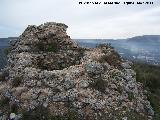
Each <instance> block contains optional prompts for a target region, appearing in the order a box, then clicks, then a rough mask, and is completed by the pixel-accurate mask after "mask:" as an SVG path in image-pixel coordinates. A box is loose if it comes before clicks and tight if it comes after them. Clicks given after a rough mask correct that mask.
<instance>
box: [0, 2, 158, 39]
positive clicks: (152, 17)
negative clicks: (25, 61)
mask: <svg viewBox="0 0 160 120" xmlns="http://www.w3.org/2000/svg"><path fill="white" fill-rule="evenodd" d="M80 1H83V2H84V1H102V0H0V15H1V16H0V37H11V36H12V37H13V36H19V35H20V34H21V33H22V32H23V31H24V29H25V28H26V27H27V25H33V24H35V25H39V24H42V23H44V22H49V21H52V22H62V23H65V24H66V25H68V26H69V28H68V30H67V33H68V34H69V35H70V36H71V38H127V37H132V36H137V35H149V34H152V35H155V34H159V35H160V1H159V0H149V1H153V2H154V4H153V5H128V6H127V5H124V4H121V5H104V4H100V5H91V4H89V5H79V2H80ZM104 1H117V2H118V1H121V2H122V1H134V0H104ZM135 1H147V0H135Z"/></svg>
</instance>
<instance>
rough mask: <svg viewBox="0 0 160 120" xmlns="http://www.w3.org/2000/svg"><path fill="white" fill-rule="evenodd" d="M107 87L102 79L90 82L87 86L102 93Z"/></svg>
mask: <svg viewBox="0 0 160 120" xmlns="http://www.w3.org/2000/svg"><path fill="white" fill-rule="evenodd" d="M107 86H108V83H107V81H105V80H103V79H102V78H100V77H99V78H96V79H93V80H92V82H91V83H90V84H89V87H91V88H93V89H96V90H98V91H100V92H102V93H105V90H106V87H107Z"/></svg>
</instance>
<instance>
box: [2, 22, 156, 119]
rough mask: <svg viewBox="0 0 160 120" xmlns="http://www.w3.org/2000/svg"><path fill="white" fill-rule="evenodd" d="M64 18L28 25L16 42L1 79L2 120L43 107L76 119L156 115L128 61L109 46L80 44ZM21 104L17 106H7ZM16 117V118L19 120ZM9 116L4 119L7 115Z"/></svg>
mask: <svg viewBox="0 0 160 120" xmlns="http://www.w3.org/2000/svg"><path fill="white" fill-rule="evenodd" d="M67 27H68V26H66V25H65V24H62V23H55V22H48V23H45V24H42V25H40V26H34V25H31V26H28V27H27V28H26V30H25V31H24V32H23V34H22V35H21V36H20V37H19V38H18V40H17V41H16V42H15V43H14V44H12V50H11V53H10V54H9V59H8V62H9V64H8V66H7V67H6V68H5V69H4V71H5V72H8V76H7V75H6V79H5V80H3V81H0V101H1V102H2V101H3V102H5V100H6V101H8V103H6V102H5V104H7V105H5V106H3V105H1V106H2V107H0V120H2V119H3V116H5V117H6V115H7V114H8V112H10V113H11V114H10V118H11V117H12V118H13V117H14V118H13V119H14V120H18V119H21V118H22V117H23V112H24V111H28V112H32V111H34V109H36V108H39V107H40V106H43V107H44V108H46V109H47V111H48V114H49V115H50V116H62V117H63V116H67V114H69V113H70V111H72V112H75V111H76V114H77V118H76V119H80V120H83V119H87V120H114V119H122V120H129V119H130V118H131V117H133V118H134V117H135V118H136V119H138V118H141V119H142V118H143V119H144V120H145V119H152V116H153V115H154V111H153V110H152V107H151V105H150V103H149V101H148V100H147V98H146V96H145V94H144V90H143V86H142V85H141V84H140V83H137V82H136V73H135V72H134V71H133V70H132V68H131V64H132V63H130V62H128V61H124V60H122V58H120V57H119V56H118V55H117V53H116V52H115V50H114V49H112V48H111V47H110V46H108V45H102V46H99V47H97V48H93V49H89V48H81V47H79V46H78V45H77V44H76V43H74V42H73V41H72V40H71V39H70V37H69V36H68V35H67V34H66V30H67ZM13 105H16V107H17V110H16V111H17V113H19V114H22V117H19V118H18V119H17V118H16V116H17V115H16V114H15V113H12V112H14V110H8V111H7V106H9V107H10V108H11V107H12V106H13ZM15 118H16V119H15ZM3 120H5V119H3Z"/></svg>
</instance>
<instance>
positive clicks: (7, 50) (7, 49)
mask: <svg viewBox="0 0 160 120" xmlns="http://www.w3.org/2000/svg"><path fill="white" fill-rule="evenodd" d="M11 50H12V49H11V48H10V47H9V48H5V49H4V53H5V54H6V55H8V54H9V53H10V52H11Z"/></svg>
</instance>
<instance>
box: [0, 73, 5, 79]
mask: <svg viewBox="0 0 160 120" xmlns="http://www.w3.org/2000/svg"><path fill="white" fill-rule="evenodd" d="M0 81H5V76H4V74H3V73H1V72H0Z"/></svg>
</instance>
